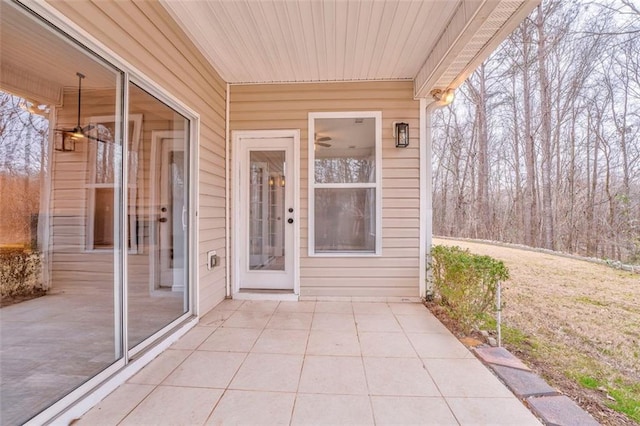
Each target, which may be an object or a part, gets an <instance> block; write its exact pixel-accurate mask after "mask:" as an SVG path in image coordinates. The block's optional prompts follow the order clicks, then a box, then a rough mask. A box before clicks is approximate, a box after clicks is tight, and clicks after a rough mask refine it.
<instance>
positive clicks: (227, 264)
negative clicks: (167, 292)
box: [224, 83, 231, 297]
mask: <svg viewBox="0 0 640 426" xmlns="http://www.w3.org/2000/svg"><path fill="white" fill-rule="evenodd" d="M230 94H231V86H230V85H229V83H227V95H226V107H225V111H224V115H225V126H224V127H225V137H224V138H225V139H224V148H225V154H224V162H225V167H224V179H225V185H224V194H225V195H224V203H225V215H224V226H225V233H224V269H225V286H226V292H225V296H226V297H231V272H230V271H231V269H230V268H231V257H230V256H229V254H230V250H229V249H230V247H231V203H230V201H231V196H230V190H229V189H230V188H229V183H230V180H231V176H230V174H229V166H230V158H229V154H230V152H231V145H230V143H229V136H230V133H231V132H230V130H229V110H230V103H231V101H230V99H231V96H230Z"/></svg>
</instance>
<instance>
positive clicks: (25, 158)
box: [0, 91, 49, 245]
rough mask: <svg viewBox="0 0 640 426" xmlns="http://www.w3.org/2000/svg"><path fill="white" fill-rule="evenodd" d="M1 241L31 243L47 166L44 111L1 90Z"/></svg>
mask: <svg viewBox="0 0 640 426" xmlns="http://www.w3.org/2000/svg"><path fill="white" fill-rule="evenodd" d="M0 112H1V114H0V199H2V201H3V202H2V203H0V245H16V244H17V245H30V244H31V243H32V242H33V239H34V238H35V232H34V229H33V228H34V227H37V216H38V214H39V211H40V203H41V199H40V191H41V188H42V186H43V185H44V179H45V176H46V167H47V163H48V160H47V135H48V133H49V129H48V128H49V121H48V120H47V119H46V118H44V117H43V116H42V115H41V114H44V111H43V110H41V109H39V108H38V106H37V105H33V104H31V103H30V102H28V101H25V100H24V99H21V98H19V97H17V96H13V95H10V94H8V93H5V92H2V91H0Z"/></svg>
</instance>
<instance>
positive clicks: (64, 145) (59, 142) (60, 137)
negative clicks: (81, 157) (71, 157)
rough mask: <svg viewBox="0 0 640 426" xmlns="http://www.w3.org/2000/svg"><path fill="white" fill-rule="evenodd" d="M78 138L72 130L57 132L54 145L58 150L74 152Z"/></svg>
mask: <svg viewBox="0 0 640 426" xmlns="http://www.w3.org/2000/svg"><path fill="white" fill-rule="evenodd" d="M77 140H78V138H77V137H76V135H74V134H73V133H71V132H56V135H55V140H54V144H53V147H54V148H55V150H56V151H63V152H73V151H75V150H76V141H77Z"/></svg>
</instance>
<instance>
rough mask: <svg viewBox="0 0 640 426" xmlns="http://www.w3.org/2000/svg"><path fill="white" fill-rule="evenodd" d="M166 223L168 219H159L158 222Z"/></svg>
mask: <svg viewBox="0 0 640 426" xmlns="http://www.w3.org/2000/svg"><path fill="white" fill-rule="evenodd" d="M166 221H167V218H166V217H161V218H160V219H158V222H162V223H165V222H166Z"/></svg>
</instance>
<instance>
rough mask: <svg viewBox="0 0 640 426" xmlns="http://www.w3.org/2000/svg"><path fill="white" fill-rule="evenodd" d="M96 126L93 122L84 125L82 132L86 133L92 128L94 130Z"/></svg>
mask: <svg viewBox="0 0 640 426" xmlns="http://www.w3.org/2000/svg"><path fill="white" fill-rule="evenodd" d="M95 127H96V126H94V125H93V124H87V125H86V126H84V127H83V128H82V133H86V132H90V131H91V130H93V129H94V128H95Z"/></svg>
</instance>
